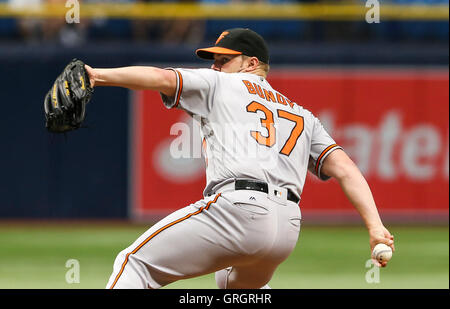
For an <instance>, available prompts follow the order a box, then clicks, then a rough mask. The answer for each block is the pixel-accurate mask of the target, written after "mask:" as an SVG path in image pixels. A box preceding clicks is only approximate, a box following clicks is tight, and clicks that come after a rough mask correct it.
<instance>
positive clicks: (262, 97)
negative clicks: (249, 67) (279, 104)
mask: <svg viewBox="0 0 450 309" xmlns="http://www.w3.org/2000/svg"><path fill="white" fill-rule="evenodd" d="M253 85H254V86H255V89H256V92H257V93H258V95H259V97H260V98H261V99H265V98H266V97H265V96H264V92H263V90H262V88H261V86H260V85H257V84H255V83H253Z"/></svg>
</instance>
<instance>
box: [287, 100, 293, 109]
mask: <svg viewBox="0 0 450 309" xmlns="http://www.w3.org/2000/svg"><path fill="white" fill-rule="evenodd" d="M286 101H287V102H288V104H289V106H290V107H291V108H294V102H292V101H291V100H289V99H288V98H286Z"/></svg>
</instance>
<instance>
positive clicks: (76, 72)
mask: <svg viewBox="0 0 450 309" xmlns="http://www.w3.org/2000/svg"><path fill="white" fill-rule="evenodd" d="M93 91H94V90H93V89H92V87H91V85H90V80H89V75H88V73H87V72H86V69H85V67H84V63H83V61H80V60H77V59H73V60H72V61H71V62H70V63H69V64H68V65H67V66H66V67H65V69H64V71H63V72H62V73H61V74H60V75H59V76H58V77H57V78H56V81H55V83H54V84H53V87H52V88H51V89H50V91H49V92H48V93H47V95H46V96H45V99H44V111H45V127H46V128H47V129H48V130H49V131H50V132H54V133H64V132H67V131H71V130H76V129H78V128H80V127H81V125H82V123H83V121H84V118H85V116H86V104H87V103H88V102H89V100H90V99H91V95H92V93H93Z"/></svg>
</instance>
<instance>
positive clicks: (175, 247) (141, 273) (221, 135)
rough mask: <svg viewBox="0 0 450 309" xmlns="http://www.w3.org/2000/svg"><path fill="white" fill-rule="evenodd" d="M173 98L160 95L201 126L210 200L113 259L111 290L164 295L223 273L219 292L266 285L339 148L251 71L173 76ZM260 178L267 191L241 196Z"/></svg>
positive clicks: (206, 71)
mask: <svg viewBox="0 0 450 309" xmlns="http://www.w3.org/2000/svg"><path fill="white" fill-rule="evenodd" d="M173 70H174V72H175V73H176V76H177V89H176V95H175V97H173V98H169V97H166V96H164V95H162V99H163V102H164V104H165V106H166V107H168V108H175V107H177V108H180V109H183V110H185V111H186V112H188V113H189V114H191V115H194V116H196V119H198V120H199V121H200V128H201V134H202V140H203V146H204V155H205V160H206V176H207V183H206V187H205V189H204V199H202V200H200V201H197V202H196V203H194V204H191V205H189V206H186V207H184V208H182V209H180V210H178V211H175V212H174V213H172V214H170V215H169V216H167V217H166V218H164V219H162V220H161V221H160V222H158V223H156V224H155V225H154V226H152V227H151V228H150V229H149V230H148V231H146V232H145V233H144V234H143V235H142V236H141V237H139V238H138V239H137V240H136V241H135V242H134V243H133V244H132V245H131V246H129V247H128V248H126V249H125V250H123V251H122V252H121V253H119V255H118V256H117V258H116V261H115V263H114V270H113V273H112V275H111V277H110V280H109V282H108V285H107V287H109V288H159V287H161V286H164V285H166V284H169V283H171V282H174V281H176V280H180V279H186V278H191V277H195V276H199V275H203V274H207V273H212V272H216V281H217V284H218V286H219V287H221V288H261V287H263V286H264V285H266V284H267V283H268V282H269V280H270V278H271V277H272V274H273V273H274V271H275V269H276V267H277V266H278V265H279V264H280V263H281V262H282V261H284V260H285V259H286V258H287V257H288V256H289V254H290V253H291V251H292V250H293V248H294V247H295V244H296V242H297V239H298V235H299V231H300V219H301V214H300V209H299V206H298V204H296V203H294V202H292V201H290V200H288V199H287V198H286V196H287V194H284V195H280V192H284V193H286V192H287V190H290V191H291V192H293V193H294V194H295V195H297V197H300V195H301V193H302V190H303V186H304V183H305V179H306V174H307V171H308V170H309V171H311V172H312V173H313V174H315V175H316V176H318V177H319V178H321V179H323V180H326V179H327V178H328V177H327V176H326V175H324V174H323V173H321V167H322V163H323V161H324V159H325V158H326V157H327V156H328V155H329V154H330V153H331V152H332V151H333V150H336V149H338V148H340V147H339V146H338V145H336V143H335V141H334V140H333V139H332V138H331V137H330V136H329V134H328V133H327V132H326V131H325V129H324V128H323V126H322V125H321V123H320V121H319V120H318V119H317V118H316V117H315V116H314V115H313V114H312V113H311V112H309V111H308V110H306V109H304V108H303V107H301V106H299V105H298V104H296V103H294V102H292V101H291V100H290V99H289V98H288V97H286V96H285V95H284V94H282V93H280V92H278V91H276V90H275V89H273V88H272V87H271V86H270V84H269V83H268V82H267V80H266V79H264V78H263V77H260V76H258V75H254V74H249V73H223V72H217V71H214V70H211V69H173ZM236 179H252V180H259V181H263V182H266V183H268V184H269V190H268V191H269V192H268V193H264V192H258V191H252V190H238V191H236V190H234V181H235V180H236Z"/></svg>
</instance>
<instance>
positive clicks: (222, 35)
mask: <svg viewBox="0 0 450 309" xmlns="http://www.w3.org/2000/svg"><path fill="white" fill-rule="evenodd" d="M228 34H230V33H229V32H228V31H224V32H222V34H221V35H220V36H219V38H218V39H217V41H216V44H215V45H217V43H219V42H220V41H221V40H222V39H223V38H224V37H225V36H226V35H228Z"/></svg>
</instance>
